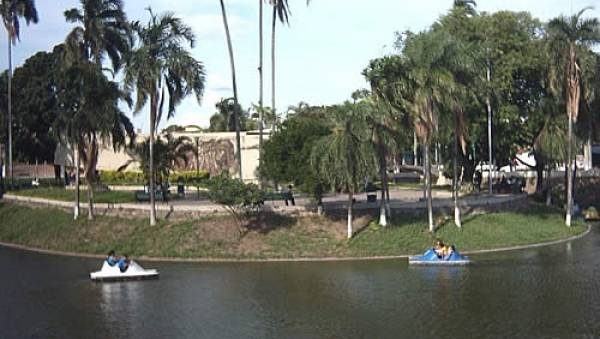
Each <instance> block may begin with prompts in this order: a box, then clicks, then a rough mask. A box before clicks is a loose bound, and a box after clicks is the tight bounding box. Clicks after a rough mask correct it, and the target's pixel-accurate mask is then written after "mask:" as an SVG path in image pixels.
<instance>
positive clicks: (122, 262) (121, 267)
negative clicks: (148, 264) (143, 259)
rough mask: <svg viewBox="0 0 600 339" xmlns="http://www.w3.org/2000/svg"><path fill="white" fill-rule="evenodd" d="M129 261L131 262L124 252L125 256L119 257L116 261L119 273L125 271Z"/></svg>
mask: <svg viewBox="0 0 600 339" xmlns="http://www.w3.org/2000/svg"><path fill="white" fill-rule="evenodd" d="M130 262H131V260H129V256H128V255H127V254H125V256H123V257H121V258H120V259H119V262H118V263H117V265H118V266H119V270H120V271H121V273H124V272H125V271H127V269H128V268H129V263H130Z"/></svg>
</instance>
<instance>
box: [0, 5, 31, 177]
mask: <svg viewBox="0 0 600 339" xmlns="http://www.w3.org/2000/svg"><path fill="white" fill-rule="evenodd" d="M0 15H1V16H2V22H3V23H4V28H5V29H6V34H7V37H8V83H7V84H8V86H7V88H8V95H7V107H8V122H7V124H8V175H9V177H10V179H11V180H12V178H13V154H12V144H13V141H12V127H13V126H12V124H13V123H12V72H13V70H12V45H14V44H16V43H17V41H18V40H20V38H21V37H20V33H21V29H20V28H21V23H20V21H19V20H20V19H21V18H22V19H25V22H26V23H27V24H28V25H29V23H30V22H33V23H37V22H38V13H37V9H36V7H35V1H34V0H1V1H0Z"/></svg>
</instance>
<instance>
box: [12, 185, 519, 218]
mask: <svg viewBox="0 0 600 339" xmlns="http://www.w3.org/2000/svg"><path fill="white" fill-rule="evenodd" d="M433 196H434V199H433V208H434V209H447V208H452V207H453V202H452V198H451V193H450V192H446V191H436V192H434V194H433ZM421 197H422V191H420V190H407V189H395V190H392V191H390V206H391V208H392V209H393V210H395V211H397V212H415V211H417V212H418V211H421V210H424V209H425V208H426V202H425V201H422V200H420V198H421ZM4 199H6V200H7V201H14V202H20V203H28V204H35V205H41V206H54V207H60V208H68V209H70V208H73V206H74V203H73V202H67V201H57V200H50V199H44V198H33V197H24V196H18V195H14V194H5V195H4ZM355 199H356V200H355V204H354V208H355V209H357V210H376V209H378V208H379V202H367V200H366V195H365V194H364V193H363V194H357V195H356V196H355ZM526 199H527V195H526V194H520V195H492V196H489V195H479V196H467V197H461V198H460V200H459V201H460V206H461V208H464V209H468V208H485V207H489V206H494V205H502V204H507V203H518V202H519V201H524V200H526ZM80 206H81V208H82V209H86V208H87V203H86V202H85V201H82V203H81V205H80ZM346 206H347V196H346V195H342V194H340V195H335V196H330V197H327V198H325V199H324V207H325V210H329V211H331V210H343V209H345V208H346ZM94 208H95V209H96V210H97V211H107V212H111V211H115V212H119V211H124V212H126V211H131V212H147V211H149V210H150V204H148V203H115V204H112V203H111V204H107V203H95V204H94ZM314 208H315V206H314V205H311V203H310V202H309V201H308V199H306V198H302V197H299V198H298V199H296V206H285V204H284V202H283V201H267V202H266V203H265V210H267V211H272V212H277V213H288V214H289V213H307V212H310V211H313V210H314ZM156 209H157V211H158V212H160V213H161V214H173V213H175V214H178V213H183V214H186V213H195V214H208V213H224V212H226V210H225V209H224V208H223V207H222V206H220V205H216V204H213V203H211V202H210V201H207V200H173V201H170V202H168V203H164V202H157V204H156Z"/></svg>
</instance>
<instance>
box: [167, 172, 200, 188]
mask: <svg viewBox="0 0 600 339" xmlns="http://www.w3.org/2000/svg"><path fill="white" fill-rule="evenodd" d="M209 177H210V174H209V173H208V172H206V171H200V172H197V171H181V172H172V173H171V174H169V182H170V183H171V184H172V185H173V184H176V183H177V181H178V180H179V178H181V179H183V182H184V183H185V184H186V185H190V186H197V185H202V184H203V183H204V182H206V180H207V179H208V178H209Z"/></svg>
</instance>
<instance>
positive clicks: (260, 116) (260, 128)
mask: <svg viewBox="0 0 600 339" xmlns="http://www.w3.org/2000/svg"><path fill="white" fill-rule="evenodd" d="M258 3H259V7H258V8H259V11H258V25H259V27H258V34H259V39H258V40H259V42H258V49H259V61H258V77H259V85H258V88H259V89H258V91H259V94H258V167H260V165H261V164H262V159H263V128H264V127H263V126H264V121H263V120H264V116H263V110H264V102H263V99H264V97H263V95H264V87H263V86H264V77H263V51H264V47H263V44H264V43H263V12H264V11H263V7H264V6H263V0H258ZM260 186H261V188H263V189H264V182H263V180H262V179H261V180H260Z"/></svg>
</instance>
